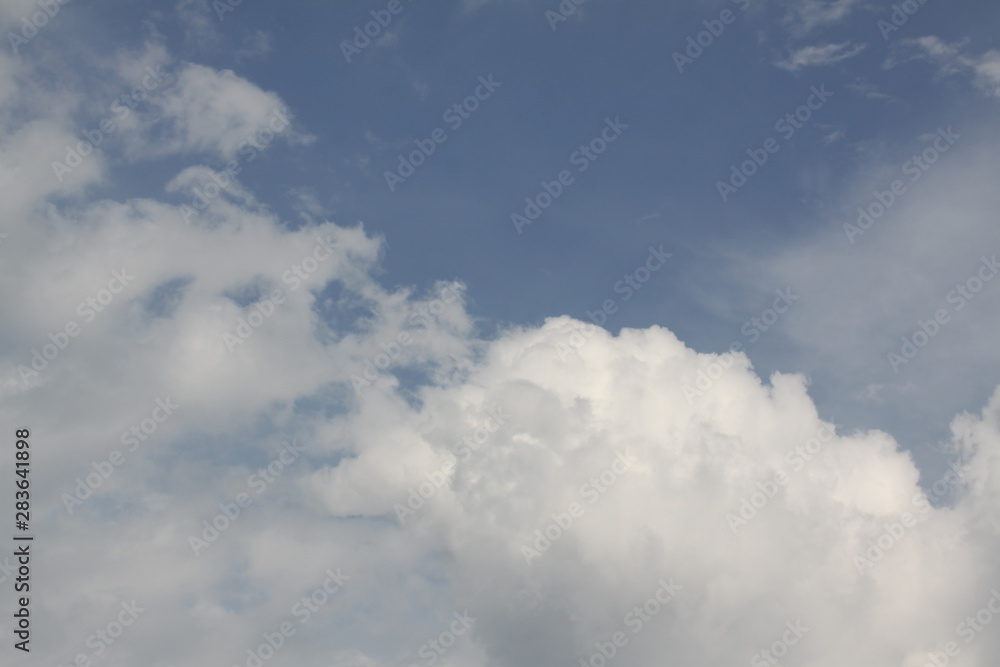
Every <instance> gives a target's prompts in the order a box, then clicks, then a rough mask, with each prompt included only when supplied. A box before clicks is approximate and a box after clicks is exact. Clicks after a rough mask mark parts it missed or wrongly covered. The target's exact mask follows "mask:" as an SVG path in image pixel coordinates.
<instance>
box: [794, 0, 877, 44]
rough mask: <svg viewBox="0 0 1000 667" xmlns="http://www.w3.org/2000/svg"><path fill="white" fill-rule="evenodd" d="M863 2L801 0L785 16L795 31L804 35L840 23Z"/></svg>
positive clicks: (853, 0) (857, 0)
mask: <svg viewBox="0 0 1000 667" xmlns="http://www.w3.org/2000/svg"><path fill="white" fill-rule="evenodd" d="M860 4H861V0H799V1H798V2H795V3H792V6H791V7H790V8H789V10H788V14H787V16H786V18H785V22H786V24H788V25H789V26H790V27H791V28H792V30H793V32H795V33H796V34H798V35H799V36H804V35H806V34H807V33H809V32H812V31H813V30H815V29H816V28H820V27H824V26H827V25H832V24H836V23H839V22H840V21H843V20H844V19H846V18H847V17H848V16H849V15H850V14H851V12H853V11H854V10H855V9H856V8H857V7H859V6H860Z"/></svg>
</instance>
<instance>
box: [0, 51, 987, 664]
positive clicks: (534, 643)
mask: <svg viewBox="0 0 1000 667" xmlns="http://www.w3.org/2000/svg"><path fill="white" fill-rule="evenodd" d="M0 58H4V57H3V56H0ZM0 62H4V61H3V60H0ZM3 71H4V70H3V68H0V73H2V72H3ZM176 77H177V79H176V83H174V84H171V85H170V86H169V87H168V88H165V89H163V91H158V92H156V93H154V95H153V100H152V104H154V105H155V106H156V108H157V109H159V112H160V113H161V114H162V115H163V118H162V120H158V119H157V118H155V117H153V115H149V116H147V115H145V114H136V116H135V117H134V120H135V123H136V125H135V127H134V131H133V134H132V136H133V137H135V139H133V140H132V143H126V144H123V147H122V150H123V151H131V153H130V154H132V155H137V154H139V153H140V152H141V153H142V154H143V156H144V158H143V159H146V160H152V159H154V158H156V157H164V156H169V155H175V154H177V153H186V152H193V153H199V154H205V155H208V156H211V157H213V158H216V159H223V158H232V157H233V156H236V155H238V154H239V150H240V147H241V144H242V142H243V141H244V137H245V134H246V133H247V132H249V131H253V130H254V129H255V128H257V127H259V126H260V125H261V124H262V123H263V124H266V122H267V119H268V114H269V113H270V112H271V110H272V109H281V110H283V112H284V111H286V110H287V105H286V104H285V103H284V102H283V101H282V100H281V99H280V98H279V97H278V96H277V95H275V94H273V93H268V92H266V91H263V90H261V89H260V88H259V87H257V86H255V85H254V84H253V83H251V82H249V81H247V80H246V79H242V78H240V77H238V76H237V75H235V74H234V73H231V72H225V71H217V70H213V69H211V68H208V67H204V66H201V65H193V64H190V65H179V66H177V68H176ZM12 85H17V84H16V83H15V84H12ZM15 97H16V96H11V97H7V98H5V99H4V102H5V103H7V104H12V103H13V102H11V100H13V99H15ZM39 123H43V124H44V125H39ZM288 129H289V130H292V129H293V128H288ZM2 133H3V134H2V136H0V146H2V149H0V150H2V158H3V162H2V165H3V167H2V168H3V171H2V172H0V174H2V178H4V179H6V180H5V184H9V185H11V186H13V187H15V188H19V187H23V191H22V192H16V193H15V194H14V195H12V196H11V197H10V198H6V197H5V199H4V201H3V203H2V204H0V206H2V207H3V210H4V214H5V215H4V218H5V221H8V223H7V224H8V226H7V227H6V228H5V229H6V231H7V232H9V237H8V238H7V239H5V240H4V243H3V245H2V246H0V252H2V253H3V254H4V261H3V263H2V264H0V300H2V302H3V303H4V304H5V316H6V318H7V319H6V320H5V321H6V322H7V325H6V326H5V327H4V334H3V345H2V350H3V352H2V356H0V378H2V385H0V392H2V395H3V399H4V400H3V402H2V404H0V414H2V415H3V418H4V422H5V423H8V424H12V425H17V427H18V428H20V427H22V426H23V427H25V428H30V430H31V432H32V435H31V437H30V439H31V442H32V447H33V449H32V452H33V457H34V458H33V466H34V467H35V470H37V471H38V472H37V473H36V477H35V478H34V479H35V481H34V484H35V486H34V487H33V488H34V489H35V491H36V495H35V496H34V497H35V500H34V503H35V508H36V509H35V511H36V513H37V514H36V515H37V516H38V517H40V518H39V519H36V521H37V523H36V526H37V533H36V534H37V539H38V544H40V545H45V548H44V549H39V550H38V551H37V553H36V555H35V559H36V560H35V561H33V565H34V568H35V569H34V570H33V572H34V573H35V575H36V576H37V578H38V581H41V582H44V583H43V584H42V585H41V586H39V588H38V591H37V592H36V593H34V594H33V598H32V605H33V606H32V614H33V619H34V622H35V623H36V628H37V630H36V634H35V639H36V641H37V642H38V644H37V647H33V648H35V653H34V656H33V659H34V660H44V661H47V662H49V663H51V664H60V663H66V662H68V661H72V660H73V659H75V657H76V656H77V655H78V654H84V655H87V656H90V657H96V656H95V653H96V649H95V648H94V646H95V645H97V644H95V642H100V645H101V646H103V647H104V648H103V649H102V659H103V660H104V664H107V665H135V664H149V665H174V666H177V667H181V666H187V665H190V666H192V667H193V666H199V667H201V666H202V665H205V664H210V663H218V664H252V663H251V660H250V658H249V657H248V651H250V652H251V653H253V652H255V651H256V652H260V651H259V648H258V647H260V646H261V645H266V643H267V641H268V639H267V638H268V637H271V638H273V637H274V636H275V634H274V633H275V632H279V631H280V628H281V627H282V624H283V623H287V624H288V626H289V627H290V628H292V629H293V630H294V634H288V635H287V636H285V637H284V639H283V640H282V642H281V648H280V649H278V650H277V652H276V654H275V656H274V658H273V659H272V660H271V662H270V664H274V665H280V664H311V663H315V662H317V661H323V662H330V661H334V663H335V664H353V665H372V666H376V665H377V666H382V665H385V666H388V665H396V664H409V663H411V662H418V661H423V660H424V659H425V658H426V655H427V653H426V652H427V651H430V652H431V653H435V654H436V651H437V649H435V648H432V647H431V645H430V644H428V641H429V639H430V638H436V637H440V636H441V635H442V633H444V632H454V633H456V634H460V636H459V638H458V640H457V641H456V643H455V645H454V647H450V648H448V649H447V650H446V651H443V652H442V653H441V655H443V657H442V658H441V659H440V662H441V664H445V665H456V666H457V665H511V666H522V665H524V666H526V665H536V664H553V665H576V664H579V661H580V660H581V659H583V660H585V661H589V660H590V659H591V656H592V655H595V653H599V652H601V651H602V650H603V651H608V650H610V649H608V645H609V642H614V641H617V648H615V651H616V657H615V664H616V665H622V666H623V667H625V666H630V665H648V664H660V663H662V662H678V663H680V662H698V663H710V664H715V663H724V664H737V663H741V662H744V663H745V662H747V661H751V660H753V659H754V657H755V656H756V655H758V654H759V653H760V652H761V651H762V650H765V649H767V650H774V649H773V647H774V646H775V645H781V643H782V642H784V644H783V645H784V649H783V650H787V655H788V660H789V661H792V660H794V661H796V662H798V663H800V664H811V665H827V664H831V665H832V664H845V663H849V664H857V665H862V666H866V665H872V666H875V665H884V664H887V663H892V664H897V663H898V664H904V665H907V666H912V667H917V666H919V665H922V664H923V660H924V656H926V654H927V652H929V651H940V650H941V647H942V646H943V645H944V643H945V642H948V641H952V640H954V639H955V637H956V627H957V626H958V625H959V624H961V623H963V622H964V620H963V619H965V617H967V616H968V615H969V613H970V612H972V613H975V612H976V610H978V609H979V607H980V606H985V605H986V604H987V603H988V601H989V599H990V596H991V595H992V593H991V591H992V590H993V589H994V588H995V587H996V586H997V580H998V576H997V575H998V574H1000V573H998V571H997V563H996V558H995V555H996V552H997V547H998V536H1000V520H998V514H997V506H998V505H997V501H998V500H1000V457H998V449H1000V422H998V420H1000V393H997V394H994V395H993V397H992V398H991V399H990V401H989V402H988V404H987V405H986V406H985V407H984V408H983V410H982V412H981V413H979V414H976V415H973V414H961V415H959V416H958V417H956V418H955V419H954V421H953V438H952V443H953V446H954V451H955V469H954V470H953V472H952V474H951V475H950V476H948V477H943V478H942V480H941V483H942V484H943V485H944V487H943V488H944V490H943V491H942V492H941V493H940V494H937V492H936V490H935V489H936V487H935V486H934V485H933V484H932V485H925V486H924V487H921V485H920V484H919V481H920V474H919V471H918V469H917V467H916V466H915V465H914V462H913V461H912V460H911V457H910V456H909V455H908V454H907V453H905V452H904V451H902V450H901V448H900V447H899V446H898V444H897V443H896V442H895V441H894V440H893V439H892V438H891V437H890V436H889V435H888V434H885V433H881V432H877V431H869V432H850V433H849V432H845V431H844V430H843V429H842V428H838V426H837V425H836V424H834V423H831V422H830V421H828V420H824V419H822V418H821V417H820V415H819V413H818V411H817V409H816V406H815V404H814V402H813V400H812V398H811V397H810V395H809V393H808V382H807V380H806V377H805V376H804V375H797V374H775V375H773V376H771V377H770V378H766V379H761V378H760V377H759V376H758V375H757V374H756V373H755V372H754V370H753V368H752V367H751V365H750V362H749V360H748V359H747V357H746V356H744V355H743V354H741V353H736V354H726V355H717V354H712V353H699V352H696V351H695V350H693V349H691V348H690V347H688V346H686V345H685V344H684V343H683V342H682V341H680V340H679V339H678V338H677V337H676V336H675V335H674V334H673V333H671V332H670V331H669V330H667V329H665V328H662V327H650V328H648V329H623V330H622V331H621V332H620V333H619V334H618V335H617V336H612V335H611V334H610V333H608V332H606V331H604V330H603V329H597V328H594V327H590V326H587V325H584V324H583V323H581V322H578V321H576V320H573V319H572V318H569V317H565V316H561V317H553V318H550V319H548V320H547V321H545V322H544V323H543V324H542V325H540V326H535V327H513V328H509V329H505V330H501V331H500V332H499V333H498V334H496V335H495V336H491V337H484V336H482V335H481V334H480V332H479V328H478V326H477V321H476V319H475V318H474V317H473V315H472V314H470V312H469V309H468V308H467V307H466V299H467V291H466V288H465V287H464V286H463V285H462V284H461V283H458V282H450V281H442V282H439V283H436V284H433V285H426V286H423V287H421V288H417V287H408V286H402V287H394V288H387V287H385V286H383V285H382V284H381V283H380V282H379V281H378V279H377V275H378V268H379V261H380V259H381V257H382V254H383V252H384V249H385V242H384V240H383V239H381V238H380V237H378V236H376V235H372V234H370V233H368V232H367V231H366V230H365V228H364V227H363V226H361V225H356V226H343V225H340V224H336V223H334V222H329V221H326V222H323V223H320V224H309V225H305V226H300V227H297V228H295V229H294V230H292V229H289V226H288V225H286V224H285V221H283V220H282V219H281V218H280V217H279V216H277V215H276V214H275V213H273V212H271V211H269V210H267V209H266V208H263V207H260V206H258V205H256V202H255V200H254V199H253V195H252V193H250V192H249V191H248V190H247V189H246V188H245V187H244V186H242V185H239V184H236V185H234V186H233V187H232V190H231V193H230V194H227V195H225V196H223V197H222V198H220V200H219V202H218V205H216V206H213V207H212V211H211V212H210V214H209V215H210V216H211V218H210V221H209V222H210V224H209V223H208V222H206V223H204V224H186V223H185V220H184V215H183V212H182V205H181V204H179V203H170V201H164V200H166V199H168V197H164V198H163V199H164V200H161V199H160V198H157V197H152V196H148V195H147V196H142V197H138V196H137V197H134V198H129V199H125V200H119V199H114V198H105V199H97V198H87V197H78V198H77V199H73V200H71V202H70V203H69V204H67V203H66V198H65V193H66V191H67V190H68V189H69V188H71V187H73V188H76V190H74V192H75V193H76V194H78V195H79V194H86V191H87V188H88V187H89V186H92V185H93V184H94V183H97V182H98V181H99V180H100V179H102V178H107V177H108V175H109V173H111V170H112V169H113V165H112V163H113V162H114V160H112V158H113V157H120V156H114V155H109V156H108V159H107V160H98V159H95V156H92V159H90V160H88V161H87V163H86V164H87V165H89V166H88V167H86V169H89V170H91V171H88V172H82V171H81V172H74V173H80V174H81V175H80V176H79V177H78V178H79V179H80V180H79V181H78V182H77V183H76V184H75V185H70V184H69V181H67V184H62V185H61V184H59V182H58V181H57V180H55V179H54V178H51V177H50V178H47V179H41V178H40V176H39V175H38V174H37V173H35V172H33V171H32V170H42V169H48V168H49V164H48V160H47V159H43V158H36V157H33V156H34V155H43V156H47V155H50V154H51V153H53V151H56V152H58V151H57V150H56V149H57V148H59V147H61V146H62V144H64V143H65V142H68V141H70V140H71V138H74V137H76V136H78V128H76V127H74V126H73V125H72V123H71V122H70V121H69V120H68V119H67V117H65V116H59V117H52V118H49V119H45V120H40V121H36V122H35V123H22V124H20V125H17V124H14V125H7V126H4V127H3V129H2ZM154 136H156V137H159V139H157V141H155V142H154V141H153V139H152V137H154ZM288 136H289V137H298V139H293V140H291V141H290V143H291V144H292V146H293V147H295V146H301V145H302V143H303V142H304V141H305V139H304V138H305V136H306V135H304V134H301V135H293V134H290V135H288ZM140 149H142V150H141V151H140ZM80 169H81V170H82V169H84V167H82V166H81V167H80ZM211 175H212V174H211V173H209V171H208V170H207V168H206V167H200V166H195V167H186V168H184V169H183V170H182V171H180V172H178V173H175V174H172V175H171V176H170V177H169V178H168V179H166V182H165V183H164V184H163V187H164V188H165V190H167V191H168V192H167V194H168V195H170V196H173V195H176V194H177V193H185V194H187V193H189V192H191V191H192V189H193V188H194V187H195V186H196V185H197V184H198V183H201V182H204V181H203V179H205V178H211ZM984 178H986V176H985V175H984ZM18 179H24V180H23V181H21V180H18ZM34 179H38V180H39V181H41V182H44V183H45V185H39V186H36V187H33V188H32V187H29V185H30V184H31V183H32V182H34ZM945 185H948V184H947V183H945V184H942V187H944V186H945ZM5 192H6V189H5ZM994 210H995V209H994ZM920 224H921V225H923V226H927V227H930V226H931V221H929V220H927V221H923V222H921V223H920ZM970 224H971V223H970ZM983 224H985V222H984V223H983ZM939 233H944V231H941V232H939ZM872 252H873V255H872V258H874V257H876V256H877V255H876V254H874V250H873V251H872ZM789 261H790V260H787V259H786V263H785V265H783V266H787V265H788V262H789ZM870 261H871V262H872V265H873V266H874V262H875V260H874V259H871V260H870ZM872 270H874V269H872ZM859 280H860V278H859ZM70 323H73V324H74V325H76V329H74V330H75V331H77V333H75V334H73V335H70V334H69V333H67V332H68V331H69V330H70V329H69V328H68V325H69V324H70ZM164 405H169V406H174V407H171V408H170V409H169V410H167V409H166V408H164ZM165 410H166V412H165ZM130 443H135V444H134V445H132V444H130ZM112 452H118V455H119V457H120V458H115V457H114V455H113V454H112ZM110 461H120V462H119V463H112V462H110ZM108 466H111V467H110V469H109V468H108ZM11 468H12V466H11V458H10V457H4V458H3V460H2V462H0V470H2V471H3V474H5V475H7V476H8V478H9V477H10V476H11V475H12V471H11ZM109 470H110V472H109ZM95 475H96V477H94V476H95ZM94 480H96V481H94ZM925 489H926V490H925ZM220 517H221V518H220ZM9 555H10V554H9V552H0V562H3V559H4V558H5V557H9ZM123 603H124V604H125V605H126V606H129V605H131V606H130V607H128V608H130V609H133V610H134V612H135V614H136V618H135V622H134V624H131V625H129V626H128V627H126V628H125V629H124V632H123V634H121V635H120V638H119V636H114V641H113V642H106V641H105V640H98V639H95V637H98V636H99V635H98V634H97V633H98V631H105V629H106V628H109V627H113V626H112V625H111V624H113V623H115V622H116V619H117V618H120V616H119V614H120V613H122V609H123V607H122V604H123ZM462 619H472V620H471V621H469V626H468V627H467V626H464V625H462V622H463V620H462ZM995 622H1000V621H995ZM456 623H458V625H456ZM466 627H467V631H463V632H462V633H458V632H457V630H455V628H466ZM619 632H620V633H622V634H621V637H624V638H625V641H620V640H614V639H613V638H614V637H616V634H615V633H619ZM112 635H113V633H112ZM996 637H997V635H996V633H993V632H991V631H987V632H981V633H973V635H972V641H970V642H969V643H968V644H966V643H963V644H962V652H963V655H966V656H969V657H968V660H969V664H982V665H986V664H993V663H995V662H996V659H997V657H998V656H1000V646H998V642H997V639H996ZM179 639H180V640H179ZM792 639H794V641H792ZM272 641H274V640H273V639H272ZM761 659H763V658H761ZM14 664H28V661H27V660H24V659H22V658H20V657H17V658H15V663H14Z"/></svg>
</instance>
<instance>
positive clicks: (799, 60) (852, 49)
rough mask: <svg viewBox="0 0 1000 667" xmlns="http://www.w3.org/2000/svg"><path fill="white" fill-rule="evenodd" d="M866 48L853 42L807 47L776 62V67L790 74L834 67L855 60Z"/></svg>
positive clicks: (864, 45)
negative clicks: (841, 62) (814, 68)
mask: <svg viewBox="0 0 1000 667" xmlns="http://www.w3.org/2000/svg"><path fill="white" fill-rule="evenodd" d="M866 46H867V45H866V44H852V43H851V42H842V43H840V44H824V45H822V46H805V47H803V48H801V49H797V50H795V51H793V52H792V53H791V54H789V55H788V56H787V57H786V58H783V59H782V60H779V61H777V62H775V63H774V65H775V67H779V68H781V69H784V70H788V71H790V72H797V71H798V70H800V69H804V68H806V67H821V66H823V65H833V64H834V63H839V62H840V61H842V60H847V59H848V58H853V57H854V56H856V55H858V54H859V53H861V52H862V51H864V50H865V47H866Z"/></svg>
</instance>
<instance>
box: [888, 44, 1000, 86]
mask: <svg viewBox="0 0 1000 667" xmlns="http://www.w3.org/2000/svg"><path fill="white" fill-rule="evenodd" d="M967 44H968V41H961V42H956V43H954V44H948V43H947V42H945V41H943V40H942V39H940V38H939V37H934V36H926V37H919V38H917V39H907V40H902V41H901V42H900V46H899V48H898V49H897V51H896V52H895V53H894V54H893V55H891V56H890V57H889V58H888V59H887V60H886V62H885V67H886V68H887V69H891V68H892V67H895V66H896V65H898V64H900V63H904V62H908V61H910V60H918V59H920V60H924V59H926V60H930V61H931V62H933V63H934V64H935V65H936V66H937V68H938V72H939V73H940V74H941V75H942V76H952V75H957V74H966V75H970V76H972V79H973V82H974V83H975V85H976V87H977V88H979V90H980V91H982V92H983V93H984V94H985V95H988V96H990V97H1000V51H997V50H990V51H987V52H985V53H983V54H981V55H978V56H976V55H971V54H969V53H968V52H967V51H966V50H965V47H966V46H967Z"/></svg>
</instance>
